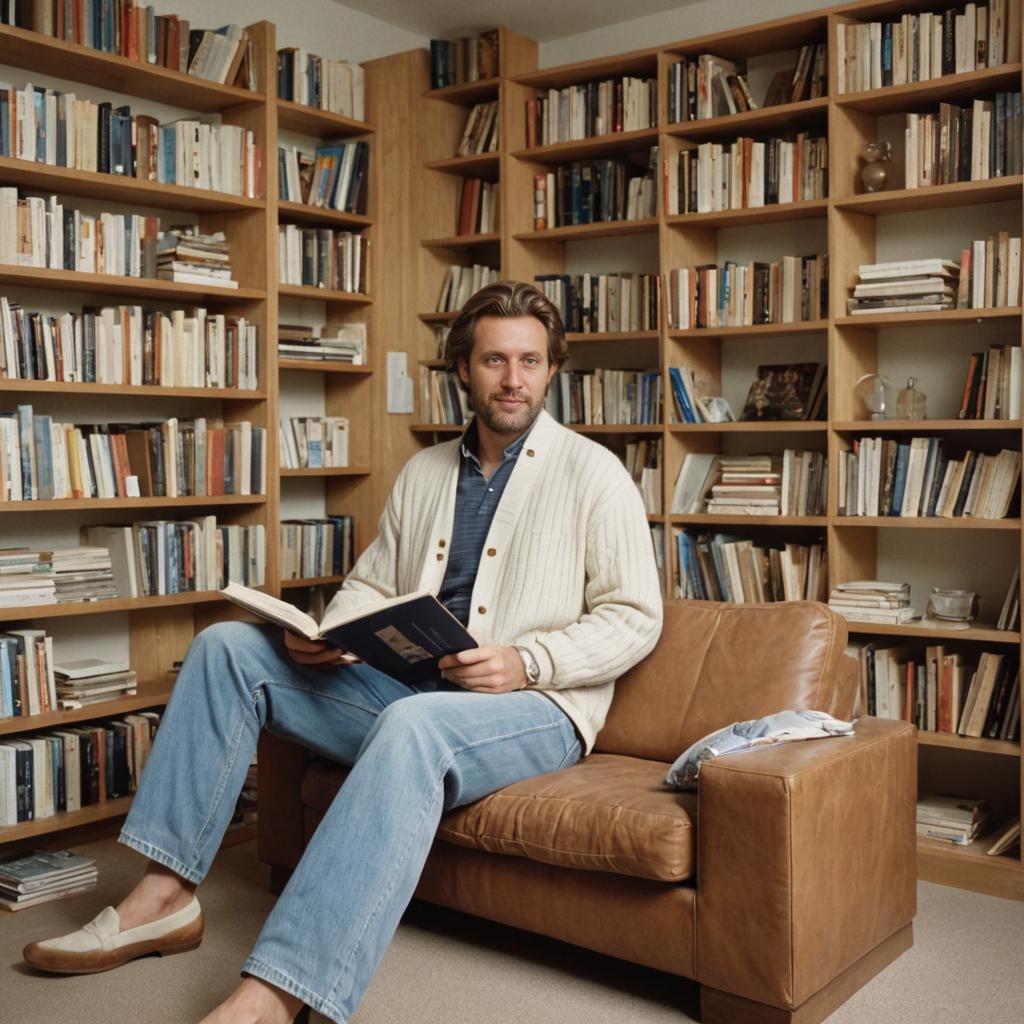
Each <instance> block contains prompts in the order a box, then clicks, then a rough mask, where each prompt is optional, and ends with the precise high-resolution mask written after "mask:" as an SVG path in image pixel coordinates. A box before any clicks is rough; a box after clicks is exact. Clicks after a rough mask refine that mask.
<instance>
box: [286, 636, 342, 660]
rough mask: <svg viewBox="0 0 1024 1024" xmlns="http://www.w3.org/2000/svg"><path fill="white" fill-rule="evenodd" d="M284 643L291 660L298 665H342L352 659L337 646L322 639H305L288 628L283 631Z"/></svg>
mask: <svg viewBox="0 0 1024 1024" xmlns="http://www.w3.org/2000/svg"><path fill="white" fill-rule="evenodd" d="M284 645H285V647H287V648H288V653H289V654H290V655H291V659H292V661H294V662H296V663H297V664H299V665H325V666H331V665H343V664H347V663H349V662H351V661H352V660H353V659H352V656H351V655H347V654H345V652H344V651H343V650H341V649H340V648H339V647H334V646H333V645H332V644H329V643H325V642H324V641H323V640H307V639H306V638H305V637H304V636H300V635H299V634H298V633H293V632H292V631H291V630H290V629H286V630H285V631H284Z"/></svg>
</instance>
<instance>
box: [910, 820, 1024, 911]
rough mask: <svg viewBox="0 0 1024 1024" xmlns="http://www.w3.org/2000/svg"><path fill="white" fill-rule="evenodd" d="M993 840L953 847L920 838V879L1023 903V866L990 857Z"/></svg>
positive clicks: (1008, 859) (986, 839) (988, 838)
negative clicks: (987, 851) (989, 851)
mask: <svg viewBox="0 0 1024 1024" xmlns="http://www.w3.org/2000/svg"><path fill="white" fill-rule="evenodd" d="M990 845H991V839H990V837H988V836H985V837H983V838H981V839H977V840H975V841H974V842H973V843H971V845H970V846H954V845H953V844H952V843H942V842H939V841H938V840H937V839H925V838H924V837H923V836H918V838H917V877H918V878H920V879H921V880H923V881H925V882H938V883H939V884H940V885H952V886H956V887H957V888H959V889H970V890H972V891H974V892H984V893H988V894H989V895H991V896H1002V897H1005V898H1007V899H1016V900H1024V864H1022V863H1021V861H1020V859H1019V858H1017V857H1012V856H1010V857H1007V856H1000V857H989V856H987V855H986V853H985V851H986V850H987V849H988V847H989V846H990Z"/></svg>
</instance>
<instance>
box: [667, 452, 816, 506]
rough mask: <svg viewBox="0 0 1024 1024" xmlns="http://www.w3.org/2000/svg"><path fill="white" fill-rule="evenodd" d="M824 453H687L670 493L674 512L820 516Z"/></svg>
mask: <svg viewBox="0 0 1024 1024" xmlns="http://www.w3.org/2000/svg"><path fill="white" fill-rule="evenodd" d="M827 488H828V460H827V459H826V457H825V455H824V453H822V452H816V451H800V450H797V449H794V448H787V449H785V451H784V452H783V453H782V457H781V458H779V457H778V456H771V455H716V454H713V453H711V452H687V453H686V455H685V456H684V457H683V463H682V465H681V466H680V467H679V475H678V476H677V477H676V483H675V490H674V492H673V494H672V513H673V514H675V515H694V514H697V515H700V514H703V513H708V514H710V515H733V516H735V515H751V516H778V515H783V516H822V515H824V514H825V509H826V499H827Z"/></svg>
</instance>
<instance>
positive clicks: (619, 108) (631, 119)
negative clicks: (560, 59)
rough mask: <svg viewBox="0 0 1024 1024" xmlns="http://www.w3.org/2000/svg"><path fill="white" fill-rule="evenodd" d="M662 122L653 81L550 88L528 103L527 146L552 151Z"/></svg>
mask: <svg viewBox="0 0 1024 1024" xmlns="http://www.w3.org/2000/svg"><path fill="white" fill-rule="evenodd" d="M657 123H658V82H657V79H654V78H634V77H632V76H630V75H626V76H624V77H622V78H615V79H606V80H604V81H600V82H583V83H581V84H579V85H567V86H565V87H564V88H562V89H550V90H548V92H547V93H540V94H539V95H538V96H536V97H535V98H534V99H532V100H527V101H526V145H527V147H528V148H531V149H532V148H533V147H534V146H551V145H556V144H557V143H564V142H578V141H580V140H581V139H590V138H594V137H595V136H599V135H611V134H613V133H615V132H636V131H640V130H641V129H643V128H653V127H654V126H655V125H656V124H657Z"/></svg>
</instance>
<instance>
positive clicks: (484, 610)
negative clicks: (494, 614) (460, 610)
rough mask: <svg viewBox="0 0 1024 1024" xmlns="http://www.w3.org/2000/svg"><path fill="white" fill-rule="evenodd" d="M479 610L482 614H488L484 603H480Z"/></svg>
mask: <svg viewBox="0 0 1024 1024" xmlns="http://www.w3.org/2000/svg"><path fill="white" fill-rule="evenodd" d="M477 611H478V612H479V613H480V614H481V615H486V614H487V609H486V608H485V607H484V606H483V605H480V607H479V608H477Z"/></svg>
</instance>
